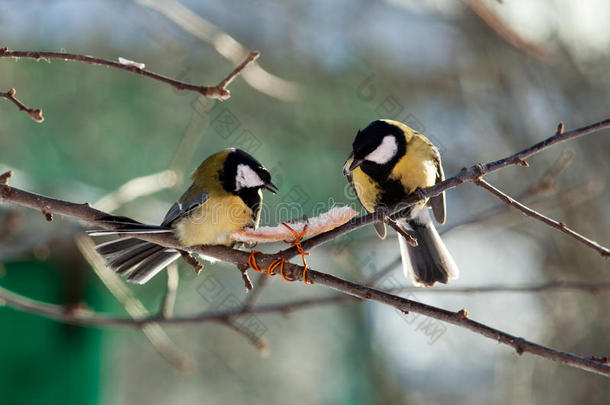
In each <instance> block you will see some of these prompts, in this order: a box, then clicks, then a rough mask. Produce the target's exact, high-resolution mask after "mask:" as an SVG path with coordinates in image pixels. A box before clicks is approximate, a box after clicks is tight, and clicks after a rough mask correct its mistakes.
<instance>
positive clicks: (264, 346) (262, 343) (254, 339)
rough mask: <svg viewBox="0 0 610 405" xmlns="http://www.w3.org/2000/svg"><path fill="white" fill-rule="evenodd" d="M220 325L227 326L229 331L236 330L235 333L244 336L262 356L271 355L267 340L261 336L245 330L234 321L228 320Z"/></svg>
mask: <svg viewBox="0 0 610 405" xmlns="http://www.w3.org/2000/svg"><path fill="white" fill-rule="evenodd" d="M220 323H221V324H222V325H225V326H226V327H228V328H229V329H231V330H234V331H235V332H237V333H238V334H240V335H242V336H243V337H245V338H246V339H247V340H248V343H250V344H251V345H252V346H254V348H256V350H258V351H259V352H260V354H261V355H262V356H266V355H268V354H269V344H268V343H267V340H266V339H264V338H262V337H260V336H256V335H255V334H254V333H252V332H251V331H249V330H248V329H247V328H243V327H241V326H240V325H238V324H237V323H236V322H235V321H233V320H232V319H229V318H227V319H226V321H225V322H220Z"/></svg>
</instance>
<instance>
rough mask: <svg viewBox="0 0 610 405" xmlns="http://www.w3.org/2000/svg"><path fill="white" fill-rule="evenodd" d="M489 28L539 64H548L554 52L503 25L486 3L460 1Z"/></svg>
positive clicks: (479, 0) (467, 0) (470, 0)
mask: <svg viewBox="0 0 610 405" xmlns="http://www.w3.org/2000/svg"><path fill="white" fill-rule="evenodd" d="M462 3H464V4H465V5H466V6H468V7H469V8H470V9H471V10H472V11H473V12H474V13H475V14H476V15H477V16H478V17H479V18H480V19H481V20H482V21H483V22H484V23H485V24H487V26H488V27H489V28H491V29H492V30H493V31H494V32H495V33H496V34H498V36H499V37H500V38H502V39H503V40H504V41H506V42H507V43H508V44H509V45H511V46H512V47H514V48H515V49H517V50H519V51H521V52H523V53H524V54H526V55H529V56H531V57H534V58H536V59H538V60H539V61H541V62H549V61H550V60H552V59H553V58H554V56H555V52H554V51H553V50H552V49H551V48H549V47H548V46H546V45H543V44H538V43H534V42H531V41H529V40H526V39H525V38H523V37H522V36H521V35H519V34H518V33H517V32H516V31H515V30H514V29H513V28H512V27H510V26H509V25H508V24H507V23H505V22H504V21H503V20H502V19H501V18H500V17H499V16H498V15H497V14H496V13H495V12H494V11H493V9H492V8H491V7H489V6H488V5H487V4H486V2H484V1H482V0H462Z"/></svg>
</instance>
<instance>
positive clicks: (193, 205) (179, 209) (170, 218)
mask: <svg viewBox="0 0 610 405" xmlns="http://www.w3.org/2000/svg"><path fill="white" fill-rule="evenodd" d="M208 198H210V194H209V193H206V192H203V193H201V195H200V196H199V197H198V198H197V199H196V200H195V201H189V202H185V203H181V202H179V201H178V202H175V203H174V205H172V206H171V207H170V208H169V210H168V211H167V214H165V218H163V223H162V224H161V226H169V225H171V224H172V222H174V221H175V220H177V219H178V218H182V217H185V216H187V215H188V214H190V213H191V212H192V211H194V210H196V209H197V208H199V207H201V206H202V205H203V203H204V202H206V201H207V200H208Z"/></svg>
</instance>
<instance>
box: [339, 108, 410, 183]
mask: <svg viewBox="0 0 610 405" xmlns="http://www.w3.org/2000/svg"><path fill="white" fill-rule="evenodd" d="M406 150H407V141H406V138H405V134H404V130H403V129H402V128H400V127H399V126H398V125H395V124H393V123H391V122H388V121H385V120H377V121H373V122H371V123H370V124H369V126H367V127H366V128H364V129H363V130H362V131H358V134H357V135H356V139H354V143H353V144H352V155H353V160H352V161H351V163H350V164H349V165H348V164H347V163H346V165H345V167H344V168H343V173H344V174H348V173H349V172H351V171H352V170H354V169H355V168H357V167H360V168H361V169H362V171H364V172H365V173H367V174H369V175H371V176H373V177H375V178H385V177H387V175H388V174H389V173H390V172H391V171H392V168H393V167H394V165H396V162H398V160H399V159H400V158H401V157H402V156H403V155H404V154H405V152H406ZM348 162H349V159H348Z"/></svg>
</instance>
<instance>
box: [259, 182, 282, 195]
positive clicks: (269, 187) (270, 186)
mask: <svg viewBox="0 0 610 405" xmlns="http://www.w3.org/2000/svg"><path fill="white" fill-rule="evenodd" d="M263 188H265V189H267V190H269V191H271V192H272V193H273V194H276V193H277V192H278V191H279V189H278V188H277V187H276V186H275V185H274V184H273V183H272V182H269V183H267V184H265V185H264V186H263Z"/></svg>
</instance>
